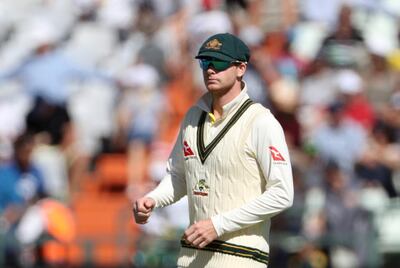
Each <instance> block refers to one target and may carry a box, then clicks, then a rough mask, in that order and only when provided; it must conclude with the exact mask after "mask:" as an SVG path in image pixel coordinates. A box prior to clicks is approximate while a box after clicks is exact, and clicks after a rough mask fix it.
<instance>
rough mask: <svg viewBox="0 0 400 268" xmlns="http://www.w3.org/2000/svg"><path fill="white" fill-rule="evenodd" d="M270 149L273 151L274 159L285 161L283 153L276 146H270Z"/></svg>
mask: <svg viewBox="0 0 400 268" xmlns="http://www.w3.org/2000/svg"><path fill="white" fill-rule="evenodd" d="M269 150H270V151H271V156H272V159H274V161H285V158H283V156H282V155H281V153H280V152H279V151H278V149H276V148H275V147H274V146H269Z"/></svg>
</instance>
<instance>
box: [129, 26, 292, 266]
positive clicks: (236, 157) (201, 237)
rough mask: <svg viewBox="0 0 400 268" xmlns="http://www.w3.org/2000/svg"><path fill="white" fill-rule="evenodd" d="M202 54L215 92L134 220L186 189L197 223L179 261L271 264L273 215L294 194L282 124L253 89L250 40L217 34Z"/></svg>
mask: <svg viewBox="0 0 400 268" xmlns="http://www.w3.org/2000/svg"><path fill="white" fill-rule="evenodd" d="M196 58H197V59H199V61H200V66H201V68H202V70H203V76H204V82H205V86H206V88H207V90H208V93H206V94H205V95H204V96H203V97H202V98H201V99H200V100H199V101H198V103H197V104H196V105H195V106H193V107H192V108H191V109H190V110H189V111H188V113H187V114H186V116H185V119H184V121H183V123H182V126H181V130H180V133H179V136H178V139H177V141H176V144H175V146H174V149H173V151H172V153H171V156H170V158H169V160H168V166H167V169H168V173H167V175H166V176H165V177H164V179H163V180H162V181H161V183H160V184H159V185H158V186H157V187H156V188H155V189H154V190H153V191H151V192H150V193H148V194H147V195H146V196H144V197H143V198H140V199H138V200H137V201H136V202H135V204H134V208H133V211H134V216H135V220H136V222H137V223H139V224H144V223H146V222H147V221H148V219H149V217H150V215H151V212H152V210H153V209H154V208H156V207H163V206H167V205H170V204H172V203H174V202H176V201H178V200H179V199H180V198H182V197H183V196H185V195H187V196H188V203H189V216H190V224H191V225H190V226H189V227H188V228H187V229H186V231H185V233H184V235H183V238H182V240H181V245H182V249H181V252H180V254H179V257H178V267H231V268H233V267H260V268H261V267H266V266H267V265H268V255H269V242H268V240H269V228H270V223H271V222H270V218H271V217H272V216H274V215H276V214H277V213H279V212H281V211H283V210H284V209H286V208H288V207H290V206H291V205H292V202H293V182H292V171H291V165H290V159H289V152H288V148H287V145H286V142H285V138H284V133H283V130H282V127H281V126H280V124H279V123H278V121H277V120H276V119H275V118H274V116H273V115H272V114H271V113H270V111H269V110H268V109H266V108H265V107H263V106H262V105H260V104H255V103H253V102H252V101H251V100H250V99H249V96H248V95H247V88H246V84H245V82H244V81H243V80H242V77H243V75H244V73H245V71H246V68H247V62H248V61H249V59H250V51H249V49H248V47H247V46H246V44H244V43H243V41H241V40H240V39H239V38H237V37H236V36H234V35H232V34H229V33H223V34H216V35H213V36H211V37H209V38H208V39H207V40H206V41H205V42H204V44H203V45H202V46H201V47H200V49H199V52H198V55H197V56H196ZM177 216H178V217H179V215H177Z"/></svg>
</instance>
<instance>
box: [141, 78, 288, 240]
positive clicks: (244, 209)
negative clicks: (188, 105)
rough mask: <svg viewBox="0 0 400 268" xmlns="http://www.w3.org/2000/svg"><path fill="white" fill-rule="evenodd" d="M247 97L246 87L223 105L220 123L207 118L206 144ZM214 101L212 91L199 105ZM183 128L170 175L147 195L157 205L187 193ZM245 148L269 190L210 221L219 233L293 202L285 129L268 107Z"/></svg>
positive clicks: (205, 106) (261, 218)
mask: <svg viewBox="0 0 400 268" xmlns="http://www.w3.org/2000/svg"><path fill="white" fill-rule="evenodd" d="M248 98H249V96H248V95H247V89H246V86H244V88H243V90H242V92H241V93H240V94H239V95H238V96H237V97H236V98H235V99H233V100H232V101H231V102H229V103H228V104H226V105H225V106H224V107H223V114H222V116H221V118H220V119H219V120H218V121H217V122H215V123H214V124H212V122H211V121H212V120H211V118H210V117H209V118H208V120H207V124H206V126H205V128H204V135H205V140H204V141H205V143H208V142H210V141H211V140H212V139H213V137H215V135H217V134H218V133H219V131H220V130H221V129H222V128H223V127H224V126H225V125H226V124H227V123H228V122H229V119H230V118H231V116H232V115H233V114H235V111H236V110H237V109H239V107H240V106H241V104H242V103H244V102H245V101H246V100H247V99H248ZM211 103H212V98H211V94H210V93H206V94H205V95H204V96H203V97H202V98H201V99H200V100H199V102H198V103H197V104H196V106H197V108H200V109H201V110H203V111H206V112H210V111H211ZM189 113H190V111H189ZM191 127H192V126H191ZM182 131H183V130H182V129H181V131H180V134H179V137H178V139H177V142H176V144H175V146H174V149H173V151H172V153H171V156H170V158H169V160H168V163H167V171H168V174H167V175H166V176H165V177H164V179H163V180H162V181H161V183H160V184H159V185H158V186H157V188H156V189H154V190H153V191H152V192H150V193H149V194H148V195H147V196H148V197H151V198H153V199H154V200H155V201H156V206H157V207H163V206H166V205H169V204H172V203H173V202H176V201H178V200H179V199H180V198H181V197H183V196H184V195H186V194H187V187H186V181H185V167H184V161H185V159H184V156H183V152H184V151H185V150H184V149H185V148H184V147H183V144H182ZM245 150H248V152H249V155H253V157H254V159H253V160H251V161H257V164H258V165H259V167H260V170H261V172H262V174H261V177H260V179H261V180H265V184H266V189H265V192H264V193H262V194H261V195H259V196H257V197H255V198H254V199H253V200H252V201H250V202H248V203H246V204H244V205H243V206H241V207H238V208H236V209H234V210H231V211H226V212H223V213H221V214H218V215H214V216H213V217H212V218H211V220H212V222H213V225H214V228H215V230H216V232H217V234H218V236H221V235H223V234H225V233H229V232H233V231H237V230H239V229H242V228H246V227H248V226H251V225H254V224H257V223H260V222H262V221H265V220H266V219H268V218H270V217H272V216H274V215H276V214H277V213H279V212H281V211H282V210H284V209H286V208H288V207H290V206H291V205H292V202H293V179H292V171H291V165H290V157H289V151H288V148H287V145H286V142H285V136H284V132H283V130H282V127H281V125H280V124H279V123H278V121H277V120H276V119H275V117H274V116H273V115H272V114H271V113H270V111H269V110H268V109H266V108H264V112H263V113H262V114H260V115H259V116H257V117H256V118H255V120H254V122H253V124H252V127H251V129H250V135H249V136H248V138H247V140H246V144H245Z"/></svg>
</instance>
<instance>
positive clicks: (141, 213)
mask: <svg viewBox="0 0 400 268" xmlns="http://www.w3.org/2000/svg"><path fill="white" fill-rule="evenodd" d="M155 206H156V201H154V199H153V198H150V197H142V198H139V199H138V200H136V202H135V204H134V205H133V215H134V216H135V221H136V223H138V224H145V223H147V221H148V219H149V217H150V215H151V212H152V211H153V209H154V207H155Z"/></svg>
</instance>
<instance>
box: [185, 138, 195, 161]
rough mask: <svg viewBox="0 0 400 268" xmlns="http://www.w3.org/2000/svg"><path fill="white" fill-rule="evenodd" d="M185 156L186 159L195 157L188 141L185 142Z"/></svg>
mask: <svg viewBox="0 0 400 268" xmlns="http://www.w3.org/2000/svg"><path fill="white" fill-rule="evenodd" d="M183 156H185V157H189V156H194V153H193V150H192V148H190V146H189V144H188V143H187V141H184V142H183Z"/></svg>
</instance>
